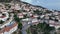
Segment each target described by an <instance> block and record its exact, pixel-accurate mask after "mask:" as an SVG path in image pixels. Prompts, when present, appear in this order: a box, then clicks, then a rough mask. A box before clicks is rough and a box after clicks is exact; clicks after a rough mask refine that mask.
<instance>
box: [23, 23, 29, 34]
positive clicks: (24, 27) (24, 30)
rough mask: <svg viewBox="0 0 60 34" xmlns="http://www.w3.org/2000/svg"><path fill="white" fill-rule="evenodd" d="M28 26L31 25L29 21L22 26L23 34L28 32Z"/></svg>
mask: <svg viewBox="0 0 60 34" xmlns="http://www.w3.org/2000/svg"><path fill="white" fill-rule="evenodd" d="M28 27H30V25H29V24H28V23H26V24H25V25H24V26H23V27H22V34H27V32H26V29H28Z"/></svg>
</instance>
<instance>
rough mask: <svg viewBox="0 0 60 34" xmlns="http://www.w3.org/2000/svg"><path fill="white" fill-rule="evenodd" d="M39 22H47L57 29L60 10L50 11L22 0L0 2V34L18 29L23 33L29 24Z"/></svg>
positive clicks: (59, 22) (59, 23) (7, 33)
mask: <svg viewBox="0 0 60 34" xmlns="http://www.w3.org/2000/svg"><path fill="white" fill-rule="evenodd" d="M19 23H21V24H22V26H21V27H22V29H21V27H19V26H20V25H19ZM39 23H46V24H49V26H50V27H54V28H55V29H56V31H58V28H60V11H57V10H52V11H51V10H48V9H47V8H44V7H42V6H34V5H31V4H29V3H26V2H22V1H15V0H14V1H11V2H9V3H4V2H0V34H12V33H13V32H15V31H19V30H21V31H22V34H24V32H23V31H25V30H27V29H28V28H29V27H30V26H31V25H37V24H39ZM43 27H44V26H43ZM19 32H20V31H19ZM19 32H17V34H18V33H19ZM54 32H55V30H54ZM25 33H26V32H25ZM51 33H52V32H51ZM15 34H16V33H15ZM39 34H40V33H39ZM57 34H59V33H57Z"/></svg>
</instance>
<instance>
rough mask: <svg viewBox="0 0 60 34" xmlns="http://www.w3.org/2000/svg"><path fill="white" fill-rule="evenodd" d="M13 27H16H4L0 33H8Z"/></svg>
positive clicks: (13, 25)
mask: <svg viewBox="0 0 60 34" xmlns="http://www.w3.org/2000/svg"><path fill="white" fill-rule="evenodd" d="M15 26H17V23H14V24H12V26H6V27H4V28H3V29H2V30H1V31H0V33H3V32H8V31H10V30H11V29H12V28H13V27H15Z"/></svg>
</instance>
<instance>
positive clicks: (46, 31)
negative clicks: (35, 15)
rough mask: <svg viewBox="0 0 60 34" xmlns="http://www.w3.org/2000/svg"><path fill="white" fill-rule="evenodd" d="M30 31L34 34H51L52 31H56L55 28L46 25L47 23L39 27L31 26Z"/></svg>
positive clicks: (40, 24) (38, 25)
mask: <svg viewBox="0 0 60 34" xmlns="http://www.w3.org/2000/svg"><path fill="white" fill-rule="evenodd" d="M30 29H31V33H32V34H38V33H42V32H43V34H50V31H53V30H55V28H54V27H50V26H49V24H46V23H45V22H44V23H39V24H37V25H31V26H30Z"/></svg>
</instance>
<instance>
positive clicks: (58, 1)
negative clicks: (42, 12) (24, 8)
mask: <svg viewBox="0 0 60 34" xmlns="http://www.w3.org/2000/svg"><path fill="white" fill-rule="evenodd" d="M21 1H24V2H27V3H30V4H33V5H39V6H43V7H46V8H48V9H54V10H55V9H56V10H60V0H21Z"/></svg>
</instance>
